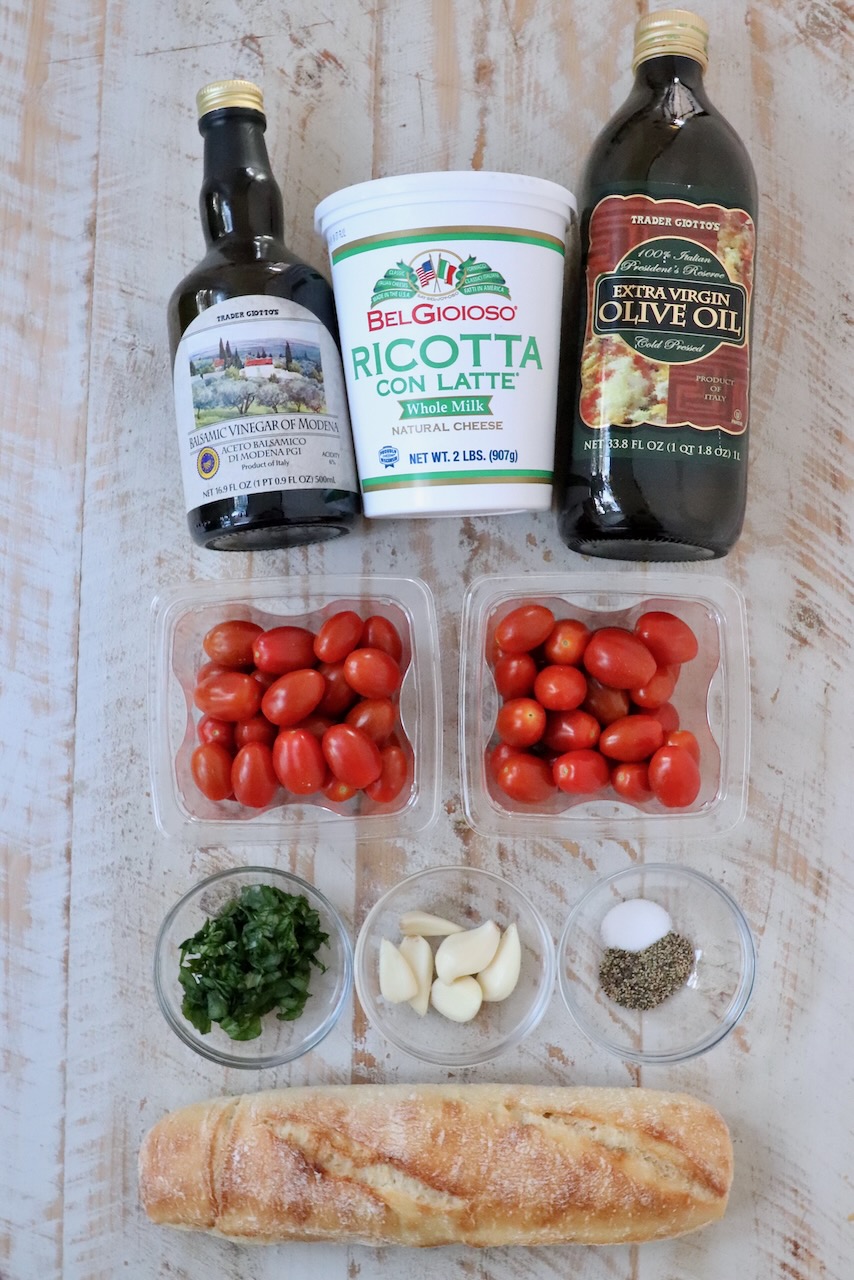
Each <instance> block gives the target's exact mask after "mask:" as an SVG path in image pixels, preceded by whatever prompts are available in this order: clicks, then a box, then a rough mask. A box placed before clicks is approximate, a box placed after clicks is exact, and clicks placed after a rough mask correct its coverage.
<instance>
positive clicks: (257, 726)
mask: <svg viewBox="0 0 854 1280" xmlns="http://www.w3.org/2000/svg"><path fill="white" fill-rule="evenodd" d="M234 741H235V745H236V746H238V747H245V746H247V745H248V744H249V743H250V742H262V743H263V744H264V746H265V747H272V745H273V743H274V742H275V741H276V726H275V725H274V724H270V721H269V720H268V719H267V717H266V716H262V715H257V716H253V717H252V719H251V720H238V721H237V724H236V725H235V726H234Z"/></svg>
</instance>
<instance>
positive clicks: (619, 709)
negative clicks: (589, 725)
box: [581, 676, 631, 725]
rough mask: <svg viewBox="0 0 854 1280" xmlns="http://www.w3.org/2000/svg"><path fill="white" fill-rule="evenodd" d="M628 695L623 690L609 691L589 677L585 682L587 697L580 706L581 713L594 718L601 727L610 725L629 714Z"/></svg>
mask: <svg viewBox="0 0 854 1280" xmlns="http://www.w3.org/2000/svg"><path fill="white" fill-rule="evenodd" d="M630 706H631V704H630V702H629V695H628V694H627V693H626V691H625V690H624V689H609V688H607V687H606V686H605V685H604V684H600V683H599V681H598V680H594V679H593V677H592V676H591V677H590V679H588V681H587V697H586V698H585V699H584V701H583V702H582V704H581V709H582V711H586V712H588V714H589V715H591V716H595V717H596V719H597V720H598V721H599V723H600V724H601V725H606V724H611V723H612V722H613V721H614V720H619V719H620V717H621V716H627V715H628V714H629V708H630Z"/></svg>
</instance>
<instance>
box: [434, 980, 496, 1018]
mask: <svg viewBox="0 0 854 1280" xmlns="http://www.w3.org/2000/svg"><path fill="white" fill-rule="evenodd" d="M430 1002H431V1004H432V1005H433V1008H434V1009H436V1010H437V1011H438V1012H439V1013H441V1014H442V1015H443V1016H444V1017H445V1018H450V1020H451V1021H452V1022H471V1020H472V1018H474V1017H475V1016H476V1015H477V1011H478V1009H479V1008H480V1006H481V1003H482V1002H483V992H482V991H481V989H480V983H479V982H478V980H477V978H471V977H466V978H457V979H456V980H455V981H454V982H442V981H441V979H440V978H437V979H436V981H435V982H434V983H433V985H432V987H431V988H430Z"/></svg>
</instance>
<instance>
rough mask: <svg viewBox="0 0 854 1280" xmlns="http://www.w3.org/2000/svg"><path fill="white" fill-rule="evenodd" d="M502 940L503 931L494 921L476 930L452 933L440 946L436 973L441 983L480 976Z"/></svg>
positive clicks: (489, 921)
mask: <svg viewBox="0 0 854 1280" xmlns="http://www.w3.org/2000/svg"><path fill="white" fill-rule="evenodd" d="M500 941H501V930H500V929H499V927H498V925H497V924H496V923H495V921H494V920H487V922H486V924H482V925H480V926H479V928H477V929H466V930H465V931H464V932H463V933H452V934H451V935H450V936H449V937H447V938H445V940H444V942H441V943H440V944H439V950H438V951H437V952H436V973H437V975H438V976H439V977H440V978H441V980H442V982H445V983H449V982H454V981H456V979H457V978H462V977H468V976H469V975H471V974H474V973H480V971H481V969H485V968H486V966H487V965H488V964H489V962H490V961H491V959H492V957H493V956H494V955H495V953H496V951H497V950H498V944H499V942H500Z"/></svg>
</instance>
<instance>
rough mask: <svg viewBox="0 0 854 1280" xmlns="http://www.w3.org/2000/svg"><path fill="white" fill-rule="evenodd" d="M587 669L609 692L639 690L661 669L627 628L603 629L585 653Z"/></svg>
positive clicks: (601, 628) (595, 632)
mask: <svg viewBox="0 0 854 1280" xmlns="http://www.w3.org/2000/svg"><path fill="white" fill-rule="evenodd" d="M583 662H584V666H585V669H586V670H587V671H588V672H589V673H590V675H591V676H593V677H594V678H595V679H596V680H598V681H599V682H600V684H604V685H606V686H607V687H608V688H609V689H639V688H640V687H641V685H644V684H646V683H647V681H648V680H651V679H652V677H653V676H654V675H655V671H656V667H657V666H658V664H657V662H656V661H655V658H654V657H653V656H652V654H651V653H650V651H649V649H647V647H646V645H645V644H644V643H643V641H642V640H639V639H638V637H637V636H635V635H632V633H631V631H626V630H625V629H624V628H623V627H600V628H599V630H598V631H594V633H593V635H592V636H591V637H590V642H589V644H588V645H587V648H586V649H585V650H584V658H583Z"/></svg>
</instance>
